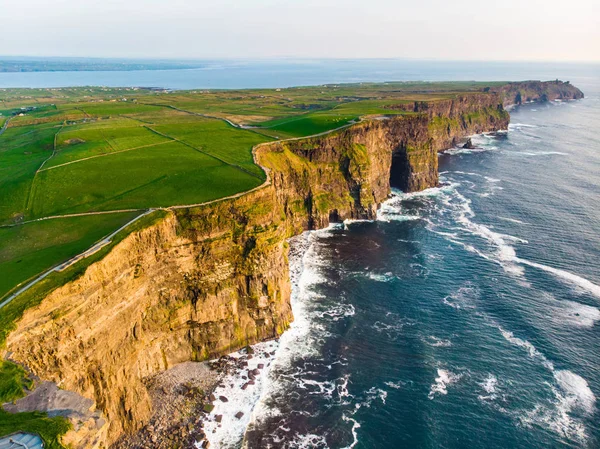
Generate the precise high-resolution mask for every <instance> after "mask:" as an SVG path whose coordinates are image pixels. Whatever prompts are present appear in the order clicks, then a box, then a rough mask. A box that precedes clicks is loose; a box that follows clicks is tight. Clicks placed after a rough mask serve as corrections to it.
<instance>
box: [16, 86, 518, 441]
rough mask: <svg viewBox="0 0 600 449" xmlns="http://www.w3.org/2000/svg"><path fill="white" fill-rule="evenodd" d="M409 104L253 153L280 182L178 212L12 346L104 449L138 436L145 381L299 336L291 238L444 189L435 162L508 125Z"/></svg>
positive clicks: (78, 284)
mask: <svg viewBox="0 0 600 449" xmlns="http://www.w3.org/2000/svg"><path fill="white" fill-rule="evenodd" d="M409 106H410V107H409ZM409 106H406V105H403V106H402V108H404V107H406V108H407V109H405V112H406V113H405V114H402V115H394V116H389V117H377V118H372V119H366V120H363V121H361V122H360V123H358V124H355V125H353V126H351V127H348V128H346V129H343V130H339V131H336V132H332V133H330V134H327V135H324V136H320V137H315V138H308V139H302V140H293V141H287V142H275V143H270V144H264V145H262V146H260V147H258V148H256V149H255V157H256V160H257V162H258V163H259V164H260V165H261V166H262V167H263V168H264V169H265V170H266V171H267V172H268V174H269V178H270V182H267V183H266V184H265V186H264V187H262V188H259V189H257V190H255V191H253V192H250V193H248V194H246V195H243V196H240V197H238V198H234V199H226V200H223V201H219V202H215V203H212V204H208V205H205V206H201V207H195V208H189V209H177V210H172V211H169V212H168V214H167V216H166V217H165V218H163V219H161V220H160V221H158V222H157V223H155V224H153V225H151V226H149V227H147V228H145V229H143V230H140V231H136V232H134V233H132V234H131V235H129V236H128V237H127V238H125V239H124V240H123V241H122V242H120V243H119V244H118V245H116V246H115V247H114V248H113V249H112V250H111V251H110V253H109V254H108V255H107V256H106V257H104V259H102V260H101V261H99V262H97V263H94V264H93V265H91V266H90V267H89V268H88V269H87V270H86V272H85V273H84V274H83V275H82V276H81V277H79V278H78V279H76V280H74V281H72V282H70V283H68V284H67V285H64V286H63V287H61V288H58V289H57V290H55V291H53V292H52V293H51V294H49V295H48V296H47V297H46V298H45V299H44V301H43V302H42V303H41V304H40V305H39V306H37V307H35V308H32V309H30V310H28V311H26V312H25V314H24V315H23V317H22V319H21V320H20V321H19V323H18V326H17V329H16V330H15V331H14V332H13V333H12V334H11V335H10V336H9V338H8V342H7V349H8V351H9V353H10V354H11V357H12V358H13V359H14V360H16V361H18V362H20V363H23V364H24V365H26V366H28V367H29V368H30V369H31V370H32V371H33V372H34V373H35V374H36V375H37V376H39V377H40V378H42V379H45V380H50V381H54V382H56V383H57V384H58V385H59V386H60V387H61V388H64V389H67V390H71V391H74V392H77V393H79V394H81V395H82V396H84V397H86V398H89V399H91V400H93V401H94V404H95V407H96V408H97V409H98V410H100V411H101V412H102V413H103V415H104V417H105V419H106V423H107V424H106V426H107V427H106V428H105V429H103V431H102V435H103V436H102V438H103V440H102V441H101V442H100V443H98V444H97V445H98V446H100V447H101V446H109V445H110V444H112V443H113V442H115V441H116V440H117V439H118V438H119V437H120V436H121V435H122V434H123V433H131V432H134V431H136V430H138V429H139V428H140V427H141V426H143V425H144V423H146V422H147V421H148V419H149V418H150V416H151V414H152V407H151V400H150V398H149V395H148V392H147V390H146V388H145V386H144V383H143V381H142V380H143V379H145V378H148V377H149V376H152V375H155V374H156V373H158V372H161V371H163V370H166V369H168V368H170V367H173V366H174V365H176V364H178V363H181V362H185V361H190V360H192V361H194V360H195V361H199V360H205V359H208V358H212V357H215V356H217V355H220V354H224V353H227V352H230V351H233V350H236V349H238V348H240V347H243V346H245V345H247V344H252V343H254V342H257V341H261V340H265V339H270V338H274V337H276V336H278V335H280V334H281V333H282V332H283V331H284V330H285V329H286V328H287V327H288V325H289V323H290V322H291V321H292V319H293V317H292V311H291V307H290V301H289V299H290V281H289V272H288V262H287V253H288V244H287V239H288V238H289V237H291V236H293V235H295V234H298V233H300V232H302V231H304V230H307V229H317V228H321V227H324V226H327V225H328V224H329V223H330V222H332V221H342V220H344V219H372V218H374V217H375V215H376V212H377V208H378V206H379V205H380V204H381V202H383V201H384V200H385V199H386V198H387V197H388V195H389V193H390V186H397V187H400V188H402V189H403V190H405V191H416V190H421V189H425V188H427V187H432V186H436V185H437V184H438V171H437V152H438V151H440V150H443V149H446V148H449V147H450V146H452V145H454V144H456V143H457V142H458V140H459V139H461V138H463V137H465V136H467V135H470V134H474V133H479V132H486V131H495V130H499V129H506V128H507V126H508V120H509V116H508V113H507V112H506V111H505V110H504V109H503V107H502V99H501V97H500V96H499V95H498V94H492V93H473V94H469V95H461V96H458V97H456V98H451V99H447V100H440V101H434V102H418V103H414V104H411V105H409ZM69 441H70V442H72V443H73V444H74V445H75V446H79V447H85V446H86V444H87V443H86V441H87V440H83V439H80V440H79V441H77V440H76V438H73V437H72V436H71V438H70V439H69Z"/></svg>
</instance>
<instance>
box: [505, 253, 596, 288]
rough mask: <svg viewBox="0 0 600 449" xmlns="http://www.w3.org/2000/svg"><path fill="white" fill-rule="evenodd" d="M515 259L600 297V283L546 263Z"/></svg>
mask: <svg viewBox="0 0 600 449" xmlns="http://www.w3.org/2000/svg"><path fill="white" fill-rule="evenodd" d="M516 261H517V262H519V263H521V264H524V265H528V266H530V267H533V268H538V269H540V270H543V271H546V272H548V273H551V274H553V275H554V276H555V277H556V278H558V279H559V280H560V281H562V282H565V283H567V284H569V285H571V286H574V287H576V288H577V289H578V290H579V291H586V292H589V293H591V294H593V295H594V296H596V297H597V298H600V285H596V284H594V283H593V282H592V281H590V280H588V279H586V278H584V277H581V276H578V275H576V274H573V273H570V272H568V271H565V270H561V269H559V268H553V267H550V266H548V265H544V264H541V263H537V262H532V261H530V260H527V259H520V258H516Z"/></svg>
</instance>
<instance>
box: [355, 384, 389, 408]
mask: <svg viewBox="0 0 600 449" xmlns="http://www.w3.org/2000/svg"><path fill="white" fill-rule="evenodd" d="M387 395H388V393H387V391H385V390H382V389H381V388H377V387H371V388H369V389H368V390H367V391H365V397H364V399H363V401H362V402H360V403H359V404H357V406H358V408H360V407H367V408H370V407H371V404H372V403H373V401H376V400H377V399H379V400H380V401H381V403H382V404H383V405H385V400H386V399H387Z"/></svg>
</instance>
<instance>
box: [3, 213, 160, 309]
mask: <svg viewBox="0 0 600 449" xmlns="http://www.w3.org/2000/svg"><path fill="white" fill-rule="evenodd" d="M154 210H155V209H148V210H147V211H145V212H144V213H143V214H140V215H138V216H136V217H135V218H134V219H133V220H130V221H128V222H127V223H125V224H124V225H123V226H121V227H120V228H119V229H117V230H116V231H114V232H112V233H111V234H109V235H107V236H106V237H104V238H103V239H102V240H100V241H99V242H96V243H95V244H94V246H92V247H91V248H88V249H87V250H85V251H84V252H82V253H80V254H78V255H76V256H75V257H72V258H71V259H69V260H67V261H66V262H63V263H61V264H60V265H57V266H55V267H53V268H50V269H49V270H48V271H45V272H44V273H42V274H41V275H39V276H38V277H37V278H35V279H34V280H33V281H31V282H29V283H28V284H26V285H25V286H23V287H22V288H20V289H19V290H17V291H16V292H14V293H13V294H12V295H10V296H9V297H8V298H6V299H5V300H4V301H2V302H1V303H0V309H2V308H3V307H4V306H6V305H7V304H9V303H10V302H11V301H12V300H13V299H15V298H16V297H17V296H19V295H20V294H21V293H23V292H25V291H27V290H29V289H30V288H31V287H33V286H34V285H35V284H37V283H38V282H40V281H42V280H43V279H45V278H46V277H48V276H49V275H50V274H52V273H54V272H57V271H63V270H65V269H66V268H68V267H70V266H71V265H73V264H74V263H76V262H78V261H80V260H81V259H85V258H86V257H89V256H91V255H92V254H94V253H96V252H98V251H99V250H100V249H102V248H104V247H105V246H106V245H108V244H110V243H111V241H112V238H113V237H114V236H115V235H117V234H118V233H119V232H121V231H122V230H123V229H125V228H126V227H127V226H129V225H131V224H132V223H134V222H136V221H137V220H139V219H140V218H142V217H144V216H146V215H148V214H150V213H152V212H154Z"/></svg>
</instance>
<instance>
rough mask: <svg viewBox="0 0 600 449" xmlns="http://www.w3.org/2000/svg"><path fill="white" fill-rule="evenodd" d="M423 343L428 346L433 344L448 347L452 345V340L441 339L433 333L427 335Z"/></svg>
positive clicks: (435, 346) (438, 346) (437, 346)
mask: <svg viewBox="0 0 600 449" xmlns="http://www.w3.org/2000/svg"><path fill="white" fill-rule="evenodd" d="M425 343H426V344H428V345H429V346H433V347H434V348H449V347H450V346H452V342H451V341H450V340H443V339H441V338H437V337H435V336H433V335H429V336H428V337H427V338H426V339H425Z"/></svg>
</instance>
